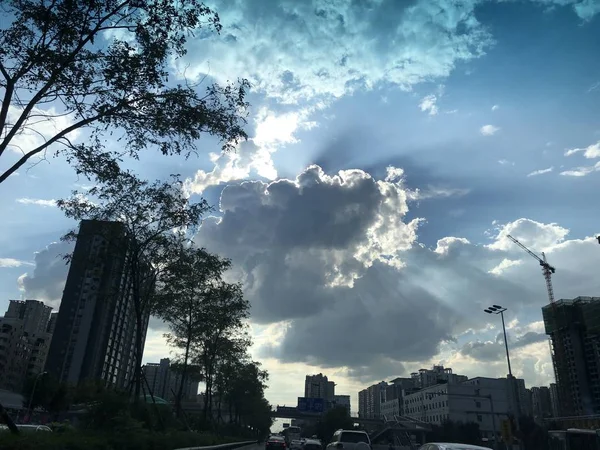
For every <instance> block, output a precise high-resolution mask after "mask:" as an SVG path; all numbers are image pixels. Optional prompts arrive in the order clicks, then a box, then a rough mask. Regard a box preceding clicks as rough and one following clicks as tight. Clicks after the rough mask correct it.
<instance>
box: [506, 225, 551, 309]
mask: <svg viewBox="0 0 600 450" xmlns="http://www.w3.org/2000/svg"><path fill="white" fill-rule="evenodd" d="M508 238H509V239H510V240H511V241H513V242H514V243H515V244H517V245H518V246H519V247H521V248H522V249H523V250H525V251H526V252H527V253H529V254H530V255H531V256H532V257H533V258H535V259H537V260H538V262H539V263H540V266H542V273H543V274H544V278H545V279H546V289H547V290H548V298H549V299H550V303H554V289H553V288H552V274H553V273H555V272H556V269H555V268H554V267H552V266H551V265H550V264H548V261H546V255H545V253H543V252H542V258H543V259H542V258H540V257H539V256H538V255H536V254H535V253H533V252H532V251H531V250H529V249H528V248H527V247H525V246H524V245H523V244H521V243H520V242H519V241H518V240H516V239H515V238H514V237H512V236H511V235H510V234H509V235H508Z"/></svg>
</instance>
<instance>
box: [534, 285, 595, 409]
mask: <svg viewBox="0 0 600 450" xmlns="http://www.w3.org/2000/svg"><path fill="white" fill-rule="evenodd" d="M542 313H543V316H544V325H545V328H546V334H548V335H549V336H550V339H551V342H552V362H553V364H554V373H555V375H556V384H557V391H558V400H559V402H558V403H559V405H558V406H559V414H560V415H561V416H562V417H567V416H582V415H591V414H600V376H599V370H600V297H577V298H574V299H573V300H565V299H562V300H559V301H557V302H555V303H553V304H549V305H546V306H544V307H543V308H542Z"/></svg>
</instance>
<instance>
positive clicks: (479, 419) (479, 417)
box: [477, 414, 483, 422]
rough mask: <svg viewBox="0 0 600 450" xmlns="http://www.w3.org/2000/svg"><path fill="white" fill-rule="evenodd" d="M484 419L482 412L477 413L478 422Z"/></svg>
mask: <svg viewBox="0 0 600 450" xmlns="http://www.w3.org/2000/svg"><path fill="white" fill-rule="evenodd" d="M482 421H483V417H481V414H477V422H482Z"/></svg>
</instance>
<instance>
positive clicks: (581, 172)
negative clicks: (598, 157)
mask: <svg viewBox="0 0 600 450" xmlns="http://www.w3.org/2000/svg"><path fill="white" fill-rule="evenodd" d="M598 171H600V161H599V162H597V163H596V164H594V165H593V166H580V167H575V168H574V169H570V170H565V171H563V172H561V173H560V174H561V175H565V176H568V177H585V176H586V175H589V174H590V173H593V172H598Z"/></svg>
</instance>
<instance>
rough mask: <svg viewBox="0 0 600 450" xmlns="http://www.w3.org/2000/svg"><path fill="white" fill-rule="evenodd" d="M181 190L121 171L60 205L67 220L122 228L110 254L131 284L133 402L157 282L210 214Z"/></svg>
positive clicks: (73, 234)
mask: <svg viewBox="0 0 600 450" xmlns="http://www.w3.org/2000/svg"><path fill="white" fill-rule="evenodd" d="M181 186H182V183H181V181H180V180H179V178H178V177H177V176H175V175H174V176H173V179H172V181H171V182H163V181H156V182H154V183H149V182H147V181H142V180H139V179H137V178H136V177H135V176H134V175H132V174H131V173H129V172H122V171H119V172H118V175H117V176H115V177H113V178H112V179H111V180H110V181H106V182H100V183H99V184H98V185H96V186H95V187H93V188H92V189H90V190H89V191H88V192H87V193H86V194H85V195H82V194H81V193H79V192H77V191H74V192H73V196H72V197H71V198H69V199H67V200H59V201H58V202H57V203H58V207H59V208H60V209H62V210H63V211H64V213H65V214H66V215H67V217H70V218H73V219H76V220H78V221H79V220H83V219H94V220H106V221H118V222H120V223H121V224H122V225H123V228H124V233H125V238H124V240H123V242H120V243H119V244H118V247H117V248H112V249H108V250H107V251H109V252H114V255H121V256H122V255H124V270H125V272H126V274H127V275H128V279H129V280H130V295H131V298H132V302H133V310H134V314H135V322H136V327H135V373H134V375H133V380H132V384H131V387H132V390H131V391H132V392H133V393H134V395H135V397H134V398H135V399H138V398H139V397H140V389H141V380H142V378H141V367H142V352H143V348H144V341H143V338H144V335H145V326H146V322H145V320H146V318H147V317H148V315H149V313H150V311H151V310H152V306H153V305H152V302H153V300H154V299H155V297H154V288H155V285H156V281H157V280H158V277H159V275H160V274H161V273H162V271H163V270H164V269H165V267H167V266H168V264H169V262H170V261H172V258H174V257H175V256H176V254H177V252H176V250H177V249H179V248H180V247H181V242H182V240H185V238H186V234H185V233H193V231H194V230H195V227H196V225H197V224H198V223H199V220H200V217H201V215H202V214H203V213H204V212H206V211H207V210H208V206H207V204H206V202H205V201H201V202H199V203H195V204H193V203H191V202H190V201H189V200H188V198H187V197H186V196H185V195H184V194H183V192H182V190H181ZM64 239H66V240H76V239H77V232H76V231H72V232H70V233H68V234H67V235H66V236H65V237H64ZM123 246H124V247H123Z"/></svg>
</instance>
